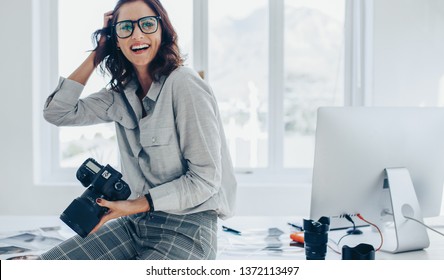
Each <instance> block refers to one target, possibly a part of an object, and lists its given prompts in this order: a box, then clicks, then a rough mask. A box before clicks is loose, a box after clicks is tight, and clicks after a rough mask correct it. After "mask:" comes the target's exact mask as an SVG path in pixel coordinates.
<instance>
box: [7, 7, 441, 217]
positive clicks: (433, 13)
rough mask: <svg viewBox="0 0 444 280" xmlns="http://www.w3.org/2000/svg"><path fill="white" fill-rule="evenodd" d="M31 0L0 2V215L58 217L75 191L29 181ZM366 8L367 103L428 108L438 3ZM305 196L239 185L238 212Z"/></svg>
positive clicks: (281, 206) (435, 73)
mask: <svg viewBox="0 0 444 280" xmlns="http://www.w3.org/2000/svg"><path fill="white" fill-rule="evenodd" d="M31 2H32V0H22V1H0V26H5V27H6V28H5V29H3V31H5V30H6V31H8V29H7V28H10V31H9V32H10V34H8V35H7V36H5V35H3V36H2V37H1V43H0V54H1V60H0V85H1V94H2V97H3V102H1V103H0V117H1V120H2V128H3V129H2V132H1V142H0V143H1V144H0V157H1V159H0V178H1V183H0V215H58V214H60V213H61V212H62V211H63V210H64V209H65V207H66V206H67V205H68V204H69V203H70V202H71V200H72V199H73V198H74V197H76V196H78V195H79V194H81V193H82V192H83V189H82V188H79V187H67V186H35V185H34V183H33V180H32V177H33V175H32V174H33V166H32V164H33V158H32V157H33V150H32V147H33V144H32V138H33V133H32V131H33V127H32V119H33V112H32V108H33V107H32V103H31V101H32V92H33V89H32V72H31V62H32V57H31V55H32V50H31V47H32V45H31V42H32V34H31V21H32V19H31V14H32V13H31V6H32V5H31ZM424 3H426V4H424ZM374 9H375V27H374V32H375V34H374V46H373V47H374V51H375V54H376V56H375V59H374V67H375V69H374V79H375V80H374V81H375V82H374V91H375V96H374V104H375V105H382V104H389V105H395V104H401V102H400V100H402V102H403V105H410V104H413V105H416V104H417V103H418V101H421V102H422V101H424V102H426V103H427V104H429V105H433V103H434V102H435V101H436V100H437V98H438V94H440V93H442V91H443V90H442V86H440V85H441V84H444V83H443V82H441V77H442V75H443V74H444V68H443V65H444V60H443V58H444V57H443V54H444V43H443V38H444V33H442V34H443V35H442V36H438V32H439V31H442V30H444V20H443V15H444V1H440V0H428V1H424V0H390V1H386V0H376V1H375V5H374ZM406 24H407V25H406ZM418 24H419V25H418ZM439 35H440V34H439ZM48 94H49V93H48ZM404 103H405V104H404ZM38 117H41V114H39V116H38ZM263 197H268V200H267V201H265V200H264V199H262V198H263ZM309 201H310V193H309V191H308V190H307V189H306V188H301V189H300V190H299V189H296V188H289V187H287V188H279V189H277V190H274V191H270V188H266V187H264V188H259V189H253V188H250V187H247V188H242V187H240V189H239V200H238V214H240V215H255V214H257V215H279V214H282V215H304V216H306V215H308V207H309Z"/></svg>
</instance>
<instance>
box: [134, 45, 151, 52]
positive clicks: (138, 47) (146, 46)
mask: <svg viewBox="0 0 444 280" xmlns="http://www.w3.org/2000/svg"><path fill="white" fill-rule="evenodd" d="M148 48H149V45H147V44H143V45H137V46H132V47H131V50H132V51H133V52H137V51H141V50H146V49H148Z"/></svg>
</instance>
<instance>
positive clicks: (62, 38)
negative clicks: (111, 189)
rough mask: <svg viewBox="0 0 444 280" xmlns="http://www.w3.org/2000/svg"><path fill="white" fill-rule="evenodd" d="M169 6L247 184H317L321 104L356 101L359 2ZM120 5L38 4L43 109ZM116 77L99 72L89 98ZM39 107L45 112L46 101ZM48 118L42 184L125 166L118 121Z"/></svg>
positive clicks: (252, 0) (272, 0)
mask: <svg viewBox="0 0 444 280" xmlns="http://www.w3.org/2000/svg"><path fill="white" fill-rule="evenodd" d="M35 2H37V1H35ZM162 3H163V4H164V6H165V8H166V9H167V11H168V13H169V15H170V17H171V20H172V22H173V25H174V26H175V27H176V29H177V32H178V35H179V44H180V47H181V50H182V52H183V53H184V54H186V57H187V60H186V64H187V65H188V66H190V67H193V68H195V69H196V70H198V71H203V73H204V75H205V78H206V79H207V80H208V81H209V83H210V85H211V86H212V88H213V90H214V92H215V94H216V97H217V99H218V102H219V105H220V110H221V114H222V118H223V122H224V126H225V131H226V135H227V141H228V144H229V147H230V151H231V153H232V157H233V161H234V164H235V168H236V170H237V172H238V176H239V177H238V178H239V181H240V183H241V184H248V183H253V182H256V183H258V182H261V183H267V182H269V183H271V182H273V183H275V184H280V183H284V182H285V181H287V182H289V183H291V184H294V183H295V182H296V183H297V182H305V183H308V182H309V181H310V176H311V172H310V170H311V166H312V164H313V150H314V131H315V121H316V120H315V112H316V109H317V107H319V106H321V105H343V104H346V103H347V100H348V99H347V94H346V92H347V91H350V90H353V88H347V87H345V86H344V84H347V71H346V70H345V67H344V66H346V65H347V62H349V61H350V60H347V57H346V56H345V53H346V47H347V45H346V42H352V44H353V41H347V37H348V36H350V37H351V36H352V35H353V31H352V30H351V29H348V28H347V22H348V21H347V10H349V9H352V8H353V6H351V5H347V3H349V1H347V0H243V1H235V0H211V1H208V0H186V1H183V0H181V1H177V0H163V1H162ZM114 4H115V1H114V0H106V1H93V2H91V1H87V0H79V1H50V0H43V1H38V3H34V5H35V11H34V15H35V16H36V20H35V21H36V25H35V26H34V28H35V29H36V31H37V32H36V34H40V35H45V36H38V35H36V36H35V38H34V44H36V45H37V46H39V47H38V48H36V49H35V50H34V52H35V53H37V54H38V57H39V58H36V61H35V63H36V65H39V66H38V70H36V71H38V73H39V74H38V75H37V76H36V77H35V83H36V85H37V88H38V89H39V91H40V93H39V94H38V95H37V100H38V102H37V104H39V105H38V106H40V104H42V103H43V102H44V100H45V99H46V97H47V95H48V94H49V93H50V92H51V90H52V89H53V88H54V87H55V85H56V83H57V77H58V76H59V75H62V76H65V77H66V76H67V75H69V74H70V73H71V72H72V71H73V70H74V69H75V68H76V67H77V66H78V65H79V64H80V63H81V61H82V59H84V58H85V57H86V55H87V54H88V53H87V50H89V49H91V48H92V44H91V38H90V37H89V35H90V34H92V33H93V32H94V31H95V30H96V29H97V28H100V27H101V25H102V21H103V13H104V12H106V11H109V10H111V9H112V8H113V6H114ZM85 6H88V7H90V8H89V9H84V8H83V7H85ZM233 7H236V8H233ZM79 13H81V14H82V20H79V17H78V14H79ZM348 14H350V13H348ZM37 23H38V24H37ZM74 23H75V24H74ZM54 26H58V32H57V30H55V29H54V28H53V27H54ZM350 30H351V31H350ZM48 31H49V32H48ZM349 31H350V32H349ZM358 35H359V34H358ZM351 53H352V52H351ZM56 54H57V55H56ZM45 58H47V59H48V60H49V61H51V63H49V65H48V66H43V63H42V61H44V59H45ZM38 79H40V80H45V81H46V80H48V81H50V82H47V83H41V82H38V81H37V80H38ZM106 82H107V81H106V78H105V80H104V79H103V78H102V77H100V75H98V74H97V73H96V74H94V76H93V77H92V78H91V79H90V82H89V83H88V85H87V87H86V89H85V94H86V93H88V92H89V93H91V92H95V91H97V90H99V89H100V88H102V87H103V86H104V85H105V84H106ZM36 111H37V112H41V107H38V108H36ZM39 119H40V121H38V123H37V127H38V128H39V129H38V133H37V134H39V137H38V139H39V141H38V142H37V143H38V144H37V147H38V150H39V151H45V152H40V154H38V155H37V156H36V158H37V159H36V160H37V162H38V163H37V165H39V166H45V167H50V168H45V170H43V169H41V170H40V173H39V174H40V175H39V176H37V178H38V179H40V180H39V181H47V180H48V178H51V179H52V180H53V181H55V182H67V181H71V182H74V181H75V179H74V177H75V176H74V175H73V174H75V169H76V168H77V167H78V166H79V165H80V164H81V163H82V162H83V161H84V160H85V159H86V158H87V157H89V156H91V157H94V158H96V159H97V160H98V161H99V162H103V163H109V164H111V165H115V166H118V154H117V148H116V143H115V135H114V126H113V125H112V124H104V125H98V126H91V127H82V128H72V127H69V128H67V127H63V128H55V127H53V126H50V125H48V124H46V123H45V122H44V121H43V120H41V117H40V116H39ZM264 179H265V180H264Z"/></svg>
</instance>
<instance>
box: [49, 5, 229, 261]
mask: <svg viewBox="0 0 444 280" xmlns="http://www.w3.org/2000/svg"><path fill="white" fill-rule="evenodd" d="M103 19H104V23H103V28H102V29H100V30H98V31H97V32H96V33H95V38H96V42H97V47H96V48H95V49H94V50H93V51H92V52H91V53H90V55H89V56H88V57H87V58H86V59H85V60H84V61H83V62H82V63H81V64H80V66H78V67H77V69H76V70H75V71H74V72H72V73H71V75H69V77H68V78H60V82H59V85H58V86H57V88H56V89H55V91H54V92H53V93H52V94H51V95H50V96H49V97H48V99H47V101H46V103H45V106H44V117H45V119H46V120H47V121H48V122H50V123H52V124H54V125H56V126H84V125H91V124H97V123H114V124H115V126H116V136H117V142H118V146H119V151H120V156H121V166H122V174H123V179H124V180H125V181H126V182H127V183H128V184H129V186H130V188H131V197H130V198H129V200H126V201H108V200H106V199H105V198H103V197H100V198H98V199H97V200H96V203H97V205H99V206H101V207H105V208H107V209H108V210H107V212H106V214H105V215H104V216H103V217H102V218H101V220H100V221H99V223H98V224H97V225H96V226H95V228H94V229H93V230H92V231H91V232H90V234H89V235H88V236H87V237H86V238H84V239H83V238H82V237H80V236H75V237H73V238H71V239H69V240H67V241H65V242H63V243H62V244H60V245H58V246H57V247H55V248H53V249H51V250H49V251H48V252H47V253H45V254H43V255H41V258H42V259H214V258H215V256H216V250H217V238H216V233H217V218H218V217H219V218H222V219H226V218H229V217H231V216H232V215H233V214H234V211H233V208H234V203H235V196H236V185H237V184H236V180H235V177H234V173H233V166H232V163H231V157H230V154H229V152H228V148H227V144H226V139H225V134H224V130H223V126H222V121H221V117H220V113H219V110H218V105H217V102H216V99H215V97H214V95H213V92H212V90H211V88H210V86H209V85H208V84H207V83H206V82H205V81H204V80H202V79H201V78H200V77H199V76H198V75H197V73H196V72H195V71H194V70H191V69H190V68H187V67H184V66H183V65H182V64H183V59H182V57H181V54H180V52H179V47H178V44H177V34H176V32H175V30H174V28H173V26H172V24H171V22H170V20H169V18H168V15H167V13H166V11H165V10H164V8H163V6H162V4H161V3H160V2H159V1H158V0H144V1H143V0H120V1H118V2H117V4H116V7H115V8H114V10H113V11H111V12H107V13H105V14H104V16H103ZM136 23H137V24H136ZM99 65H101V69H102V71H103V72H107V73H109V74H110V76H111V78H110V79H111V80H110V82H109V87H107V88H104V89H102V90H101V91H99V92H96V93H93V94H91V95H89V96H88V97H85V98H80V95H81V92H82V91H83V88H84V86H85V84H86V83H87V82H88V80H89V78H90V76H91V74H92V73H93V72H94V70H95V68H96V67H97V66H99Z"/></svg>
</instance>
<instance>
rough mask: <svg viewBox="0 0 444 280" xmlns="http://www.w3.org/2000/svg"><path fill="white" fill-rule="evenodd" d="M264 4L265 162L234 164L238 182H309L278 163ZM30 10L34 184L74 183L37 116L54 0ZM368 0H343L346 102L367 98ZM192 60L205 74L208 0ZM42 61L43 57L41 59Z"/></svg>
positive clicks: (274, 84) (52, 66) (274, 38)
mask: <svg viewBox="0 0 444 280" xmlns="http://www.w3.org/2000/svg"><path fill="white" fill-rule="evenodd" d="M284 2H285V0H268V5H269V18H270V20H269V30H273V32H270V34H269V57H268V60H269V69H268V71H269V78H270V80H269V89H268V94H269V95H270V92H273V98H269V120H268V132H269V141H268V153H269V156H268V159H269V165H268V167H267V168H254V169H252V168H251V169H250V168H247V169H245V168H236V170H235V171H236V177H237V179H238V183H239V186H248V187H264V186H267V187H268V186H269V187H276V186H283V187H290V186H295V185H296V186H310V185H311V177H312V168H284V167H283V153H284V150H283V144H282V143H283V139H284V126H283V125H282V124H283V120H284V115H283V111H284V110H283V106H284V104H283V100H284V67H283V65H284V64H283V63H284V6H285V3H284ZM32 10H33V26H32V28H33V30H32V31H33V50H32V51H33V89H34V92H33V107H34V108H33V109H34V116H35V117H34V124H33V127H34V167H35V169H34V170H35V171H34V181H35V183H36V184H37V185H48V184H49V185H53V184H54V185H74V184H77V181H76V179H75V176H74V174H75V172H76V169H75V168H62V167H60V164H59V158H58V157H59V154H58V151H59V140H58V136H59V129H58V128H57V127H55V126H53V125H50V124H48V123H47V122H46V121H45V120H44V119H43V117H42V108H43V104H44V102H45V100H46V98H47V96H48V95H49V93H50V92H51V91H52V90H53V89H54V88H55V86H56V85H57V82H58V81H57V79H58V76H59V74H58V64H57V62H58V1H53V0H41V1H33V2H32ZM372 15H373V1H362V0H346V13H345V26H344V40H345V51H344V52H345V55H344V58H345V59H344V62H345V65H344V69H345V70H344V75H345V77H344V82H345V87H344V88H345V96H344V100H345V101H344V103H345V104H344V105H345V106H362V105H365V106H367V105H371V104H372V102H371V100H372V66H373V65H372V63H371V62H372V60H373V59H372V57H373V52H372V40H373V38H372V25H373V22H372V20H373V17H372ZM193 36H194V37H193V65H194V68H195V69H196V70H197V71H202V72H203V73H204V76H205V79H206V80H208V75H211V73H209V72H208V68H209V66H208V53H209V52H208V38H209V36H208V0H193ZM44 62H45V63H44Z"/></svg>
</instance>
